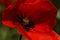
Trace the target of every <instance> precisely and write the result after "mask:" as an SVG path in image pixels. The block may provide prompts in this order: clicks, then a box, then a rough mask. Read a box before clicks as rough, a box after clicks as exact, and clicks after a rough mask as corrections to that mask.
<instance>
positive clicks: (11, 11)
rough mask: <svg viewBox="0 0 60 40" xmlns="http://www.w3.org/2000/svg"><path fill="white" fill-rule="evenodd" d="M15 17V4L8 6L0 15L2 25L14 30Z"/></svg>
mask: <svg viewBox="0 0 60 40" xmlns="http://www.w3.org/2000/svg"><path fill="white" fill-rule="evenodd" d="M15 16H16V8H15V4H14V5H10V6H9V7H8V8H6V9H5V10H4V11H3V13H2V24H4V25H6V26H9V27H11V28H14V27H15V26H14V21H15Z"/></svg>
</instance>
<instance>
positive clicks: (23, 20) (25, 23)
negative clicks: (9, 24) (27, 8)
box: [16, 16, 34, 31]
mask: <svg viewBox="0 0 60 40" xmlns="http://www.w3.org/2000/svg"><path fill="white" fill-rule="evenodd" d="M16 20H17V21H18V22H19V23H20V24H21V25H22V26H23V28H24V29H25V30H26V31H30V30H29V29H30V28H34V23H33V22H31V21H30V20H29V19H28V18H24V17H19V16H17V17H16Z"/></svg>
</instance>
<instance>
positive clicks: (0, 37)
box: [0, 0, 60, 40]
mask: <svg viewBox="0 0 60 40" xmlns="http://www.w3.org/2000/svg"><path fill="white" fill-rule="evenodd" d="M13 2H14V1H13ZM51 2H53V4H54V5H55V6H56V7H57V9H58V14H57V19H56V20H57V24H56V27H55V28H54V30H55V31H56V32H57V33H58V34H60V0H51ZM4 8H5V6H4V5H1V4H0V40H18V38H19V34H18V32H17V29H11V28H9V27H7V26H4V25H2V24H1V15H2V10H3V9H4ZM22 40H25V38H24V37H23V38H22Z"/></svg>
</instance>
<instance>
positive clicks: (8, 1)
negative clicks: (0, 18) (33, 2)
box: [0, 0, 12, 6]
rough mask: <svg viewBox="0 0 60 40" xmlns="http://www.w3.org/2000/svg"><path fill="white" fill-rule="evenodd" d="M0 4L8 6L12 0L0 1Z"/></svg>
mask: <svg viewBox="0 0 60 40" xmlns="http://www.w3.org/2000/svg"><path fill="white" fill-rule="evenodd" d="M0 3H1V4H4V5H6V6H8V5H10V4H11V3H12V2H11V0H0Z"/></svg>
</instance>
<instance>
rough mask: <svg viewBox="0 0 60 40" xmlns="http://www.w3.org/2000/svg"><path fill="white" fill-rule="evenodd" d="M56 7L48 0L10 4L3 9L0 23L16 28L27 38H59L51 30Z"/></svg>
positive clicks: (57, 39)
mask: <svg viewBox="0 0 60 40" xmlns="http://www.w3.org/2000/svg"><path fill="white" fill-rule="evenodd" d="M56 14H57V9H56V7H55V6H54V5H53V4H52V3H51V2H50V1H49V0H39V1H38V0H37V1H35V2H31V1H25V2H24V3H20V4H17V3H15V4H12V5H10V6H9V7H8V8H6V9H5V10H4V11H3V14H2V24H4V25H6V26H9V27H11V28H17V29H18V31H19V33H20V34H22V35H23V36H24V37H26V38H27V39H28V40H59V35H58V34H57V33H56V32H54V31H53V28H54V26H55V25H56Z"/></svg>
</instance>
